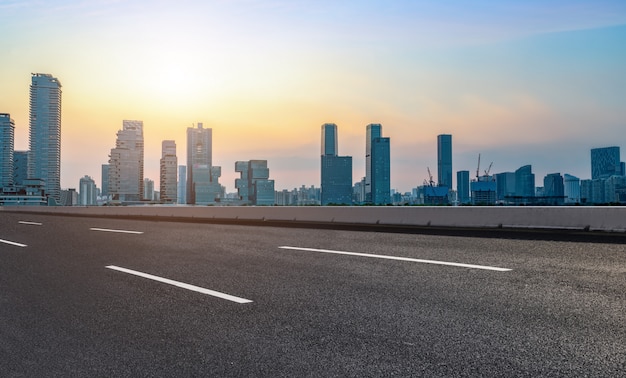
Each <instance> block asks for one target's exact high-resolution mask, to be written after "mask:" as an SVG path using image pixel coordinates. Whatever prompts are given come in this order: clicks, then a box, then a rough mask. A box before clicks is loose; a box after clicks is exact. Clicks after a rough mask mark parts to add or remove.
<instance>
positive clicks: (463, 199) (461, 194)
mask: <svg viewBox="0 0 626 378" xmlns="http://www.w3.org/2000/svg"><path fill="white" fill-rule="evenodd" d="M469 185H470V178H469V171H458V172H457V173H456V192H457V200H458V201H459V204H468V203H470V186H469Z"/></svg>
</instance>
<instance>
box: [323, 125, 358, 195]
mask: <svg viewBox="0 0 626 378" xmlns="http://www.w3.org/2000/svg"><path fill="white" fill-rule="evenodd" d="M337 145H338V143H337V125H335V124H334V123H325V124H323V125H322V156H321V176H322V177H321V178H322V181H321V182H322V184H321V189H322V205H328V204H343V205H350V204H352V156H337V155H338V153H339V152H338V148H337Z"/></svg>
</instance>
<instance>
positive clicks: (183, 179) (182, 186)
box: [178, 165, 187, 205]
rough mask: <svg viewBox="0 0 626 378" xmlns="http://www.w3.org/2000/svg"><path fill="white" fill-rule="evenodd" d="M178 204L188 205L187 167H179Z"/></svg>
mask: <svg viewBox="0 0 626 378" xmlns="http://www.w3.org/2000/svg"><path fill="white" fill-rule="evenodd" d="M178 203H179V204H181V205H182V204H186V203H187V166H186V165H179V166H178Z"/></svg>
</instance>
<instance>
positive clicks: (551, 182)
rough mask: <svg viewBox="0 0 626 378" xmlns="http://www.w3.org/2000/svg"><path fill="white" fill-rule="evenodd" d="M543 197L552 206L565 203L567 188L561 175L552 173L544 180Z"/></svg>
mask: <svg viewBox="0 0 626 378" xmlns="http://www.w3.org/2000/svg"><path fill="white" fill-rule="evenodd" d="M543 196H544V197H546V201H547V202H548V203H549V204H551V205H562V204H563V202H564V201H565V186H564V184H563V176H561V174H560V173H550V174H548V175H546V176H545V177H544V178H543Z"/></svg>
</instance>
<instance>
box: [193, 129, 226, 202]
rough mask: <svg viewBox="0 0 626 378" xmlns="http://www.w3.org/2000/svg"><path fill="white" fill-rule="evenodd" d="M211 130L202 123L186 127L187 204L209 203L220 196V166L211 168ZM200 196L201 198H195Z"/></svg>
mask: <svg viewBox="0 0 626 378" xmlns="http://www.w3.org/2000/svg"><path fill="white" fill-rule="evenodd" d="M212 168H214V167H213V130H212V129H205V128H204V127H203V125H202V123H198V125H197V127H196V128H193V127H189V128H187V188H186V191H187V194H186V197H187V198H186V200H187V203H188V204H192V205H194V204H210V203H214V202H215V199H216V198H218V197H220V193H221V186H220V184H219V177H220V176H221V168H220V167H215V168H217V169H216V170H213V169H212ZM197 196H201V197H202V198H196V197H197Z"/></svg>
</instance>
